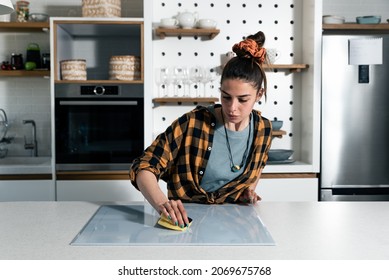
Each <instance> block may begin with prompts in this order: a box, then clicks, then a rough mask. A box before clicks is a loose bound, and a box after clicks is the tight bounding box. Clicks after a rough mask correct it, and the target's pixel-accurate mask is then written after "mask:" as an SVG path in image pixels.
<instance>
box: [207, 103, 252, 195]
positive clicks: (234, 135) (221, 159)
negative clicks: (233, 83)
mask: <svg viewBox="0 0 389 280" xmlns="http://www.w3.org/2000/svg"><path fill="white" fill-rule="evenodd" d="M209 109H210V111H211V112H212V113H213V114H215V110H214V108H213V106H212V107H211V106H210V107H209ZM250 117H251V116H250ZM249 129H251V133H250V140H249V143H250V144H249V147H248V149H249V151H250V148H251V145H252V143H253V139H254V136H253V130H254V124H253V122H251V121H250V128H249V126H247V127H246V128H245V129H243V130H242V131H231V130H228V129H227V133H228V139H229V142H230V147H231V153H232V158H233V160H234V164H236V165H240V164H241V163H242V158H243V154H244V152H245V150H246V146H247V138H248V136H249ZM249 151H248V154H247V158H248V157H249ZM245 166H246V163H244V165H243V167H242V168H241V169H240V170H239V171H238V172H232V171H231V161H230V157H229V151H228V148H227V140H226V134H225V131H224V126H223V123H219V122H218V123H216V129H215V134H214V138H213V145H212V151H211V155H210V157H209V160H208V164H207V168H206V170H205V173H204V177H203V179H202V180H201V187H202V188H203V189H204V190H205V191H207V192H214V191H216V190H218V189H220V188H221V187H223V186H224V185H225V184H227V183H228V182H230V181H232V180H233V179H234V178H236V177H238V176H239V175H240V174H242V173H243V170H244V168H245Z"/></svg>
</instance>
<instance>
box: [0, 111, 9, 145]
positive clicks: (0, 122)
mask: <svg viewBox="0 0 389 280" xmlns="http://www.w3.org/2000/svg"><path fill="white" fill-rule="evenodd" d="M7 131H8V119H7V114H6V113H5V111H4V109H1V108H0V141H2V140H3V139H4V138H5V136H6V135H7Z"/></svg>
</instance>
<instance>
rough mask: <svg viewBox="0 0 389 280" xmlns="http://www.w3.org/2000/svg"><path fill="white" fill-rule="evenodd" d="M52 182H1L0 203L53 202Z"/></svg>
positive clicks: (53, 186)
mask: <svg viewBox="0 0 389 280" xmlns="http://www.w3.org/2000/svg"><path fill="white" fill-rule="evenodd" d="M54 200H55V185H54V181H53V180H1V181H0V201H2V202H4V201H54Z"/></svg>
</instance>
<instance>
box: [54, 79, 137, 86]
mask: <svg viewBox="0 0 389 280" xmlns="http://www.w3.org/2000/svg"><path fill="white" fill-rule="evenodd" d="M54 83H55V84H105V85H117V84H143V81H142V80H135V81H123V80H55V82H54Z"/></svg>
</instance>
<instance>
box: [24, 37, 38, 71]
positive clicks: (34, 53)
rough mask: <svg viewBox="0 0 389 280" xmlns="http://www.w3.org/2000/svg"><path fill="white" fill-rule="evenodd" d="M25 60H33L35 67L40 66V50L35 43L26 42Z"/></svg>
mask: <svg viewBox="0 0 389 280" xmlns="http://www.w3.org/2000/svg"><path fill="white" fill-rule="evenodd" d="M26 62H35V65H36V68H41V51H40V48H39V45H38V44H37V43H30V44H28V46H27V55H26Z"/></svg>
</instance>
